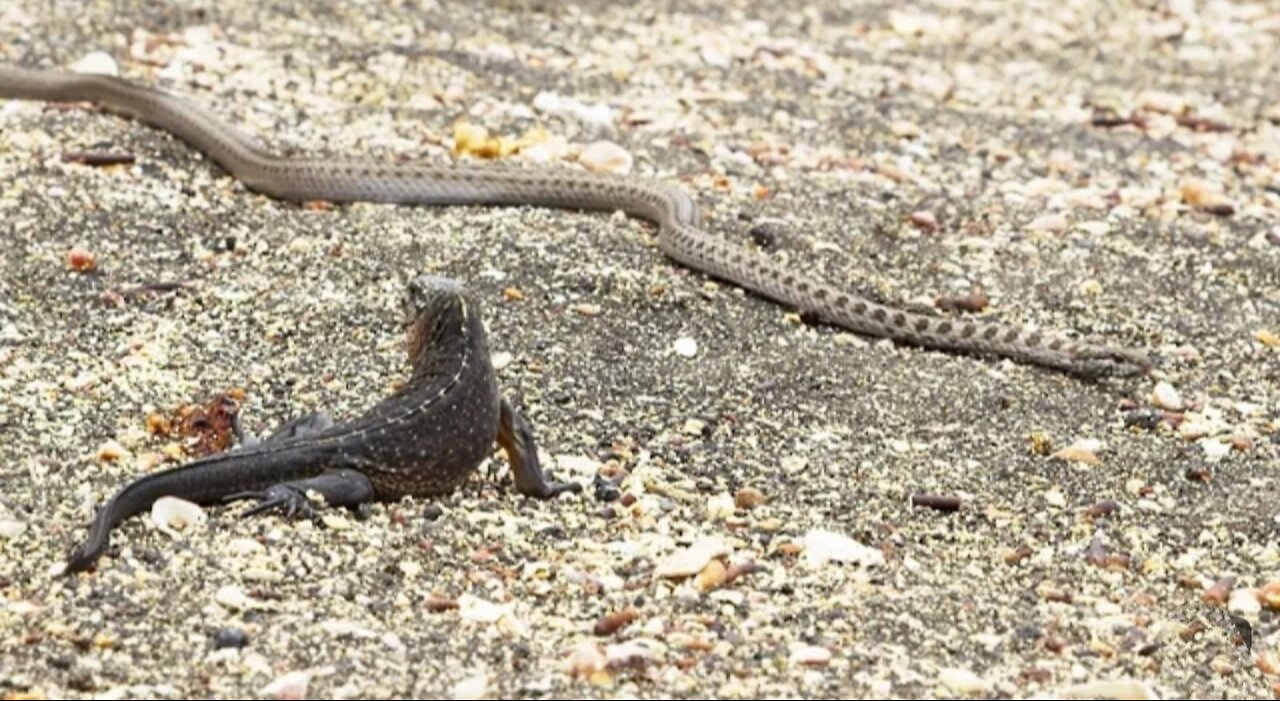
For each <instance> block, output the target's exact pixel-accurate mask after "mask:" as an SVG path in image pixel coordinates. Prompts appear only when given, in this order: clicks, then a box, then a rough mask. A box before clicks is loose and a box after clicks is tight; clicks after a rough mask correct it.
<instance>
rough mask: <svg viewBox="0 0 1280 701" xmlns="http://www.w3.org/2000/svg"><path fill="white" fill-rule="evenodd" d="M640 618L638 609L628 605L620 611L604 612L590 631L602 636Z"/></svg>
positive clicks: (611, 633)
mask: <svg viewBox="0 0 1280 701" xmlns="http://www.w3.org/2000/svg"><path fill="white" fill-rule="evenodd" d="M639 618H640V611H639V610H637V609H636V608H634V607H628V608H625V609H623V610H621V611H615V612H613V613H609V614H605V615H604V616H601V617H600V619H599V620H597V621H596V625H595V628H594V629H592V632H593V633H595V634H596V635H598V636H601V637H604V636H608V635H613V634H614V633H617V632H618V631H620V630H622V629H623V628H626V627H627V626H629V625H631V624H632V623H634V622H635V621H636V620H637V619H639Z"/></svg>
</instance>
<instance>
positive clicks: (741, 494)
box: [733, 487, 768, 511]
mask: <svg viewBox="0 0 1280 701" xmlns="http://www.w3.org/2000/svg"><path fill="white" fill-rule="evenodd" d="M766 501H768V497H766V496H765V495H764V492H762V491H760V490H759V489H756V488H755V487H743V488H742V489H739V490H738V493H737V494H734V495H733V504H734V506H736V507H738V508H739V509H742V510H743V511H749V510H751V509H755V508H757V507H760V506H763V505H764V504H765V502H766Z"/></svg>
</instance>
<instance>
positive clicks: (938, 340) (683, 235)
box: [0, 64, 1152, 379]
mask: <svg viewBox="0 0 1280 701" xmlns="http://www.w3.org/2000/svg"><path fill="white" fill-rule="evenodd" d="M0 98H9V99H22V100H37V101H46V102H58V103H89V104H92V105H96V106H97V107H99V108H101V109H104V110H106V111H108V112H114V113H118V114H122V115H124V116H127V117H130V118H132V119H136V120H139V121H141V122H143V123H146V124H149V125H151V126H153V127H156V128H159V129H161V130H163V131H166V132H169V133H170V134H172V135H173V136H176V137H177V138H179V139H181V140H182V141H185V142H186V143H187V144H189V145H190V146H191V147H193V148H195V149H197V150H198V151H200V152H201V153H203V154H204V155H205V156H207V157H208V158H210V159H211V160H213V161H214V162H215V163H217V164H218V165H219V166H220V167H221V168H223V169H224V170H226V171H227V172H228V173H229V174H230V175H231V176H232V177H234V178H235V179H236V180H238V181H240V182H241V183H243V184H244V185H245V187H247V188H249V189H250V190H254V191H257V192H259V193H261V194H263V195H266V196H267V197H270V198H275V199H278V200H284V201H291V202H307V201H317V200H320V201H329V202H334V203H350V202H374V203H387V204H399V205H426V206H448V205H454V206H462V205H472V206H533V207H545V208H553V209H568V210H583V211H611V212H612V211H619V210H621V211H622V212H624V213H626V214H628V215H630V216H633V217H639V218H641V219H645V220H648V221H651V222H652V223H653V224H655V225H656V226H657V229H658V247H659V249H660V250H661V251H662V252H663V253H664V254H665V255H666V256H668V257H669V258H671V259H672V260H673V261H675V262H676V263H678V264H680V265H683V266H686V267H688V268H691V269H693V270H696V271H700V272H702V273H704V274H706V275H708V276H710V277H712V278H716V279H720V280H723V281H728V282H730V283H732V284H735V285H738V286H740V287H742V288H743V289H745V290H748V291H750V292H753V293H755V294H757V295H760V296H762V297H764V298H766V299H769V300H772V301H774V302H775V303H779V304H782V305H785V306H788V307H791V308H792V309H794V310H796V311H798V312H800V313H801V314H802V315H804V316H805V317H807V318H810V319H816V320H818V321H821V322H825V323H827V324H832V325H834V326H837V327H841V328H844V329H847V330H849V331H852V332H855V333H857V334H862V335H865V336H871V337H878V338H888V339H892V340H893V341H896V342H899V343H903V344H907V345H911V346H917V347H923V348H929V349H936V350H942V351H948V352H956V353H961V354H968V355H975V356H986V357H996V358H1009V359H1011V360H1014V361H1016V362H1022V363H1029V364H1031V365H1035V366H1040V367H1044V368H1049V369H1053V370H1057V371H1062V372H1065V373H1068V374H1070V375H1075V376H1079V377H1083V378H1090V379H1092V378H1099V377H1104V376H1127V375H1135V374H1139V373H1143V372H1147V371H1149V370H1150V369H1151V366H1152V364H1151V361H1150V359H1149V357H1148V356H1147V354H1146V353H1144V352H1142V351H1140V350H1137V349H1132V348H1124V347H1115V346H1111V345H1106V344H1101V343H1091V342H1088V341H1086V340H1081V339H1076V338H1073V337H1070V336H1067V335H1065V334H1063V333H1060V332H1055V331H1048V330H1040V329H1035V328H1025V327H1021V326H1017V325H1013V324H1004V323H1000V322H996V321H990V320H983V319H974V318H965V317H947V316H941V315H933V314H928V313H921V312H917V311H912V310H908V309H905V308H901V307H895V306H891V305H887V304H883V303H880V302H878V301H876V300H873V299H870V298H868V297H866V296H864V295H859V294H856V293H854V292H852V291H849V290H845V289H841V288H840V287H838V286H835V285H833V284H831V283H830V282H827V281H825V280H823V279H821V278H820V277H818V276H817V275H815V274H813V273H812V272H810V271H807V270H804V269H802V268H801V267H799V266H792V265H788V264H787V263H786V262H783V261H779V260H778V259H777V258H776V257H771V256H770V255H768V254H767V253H765V252H762V251H760V250H758V249H755V248H750V247H748V246H746V245H744V244H742V243H733V242H731V241H730V240H728V239H726V238H722V237H718V236H715V235H712V234H711V233H709V232H708V231H707V230H706V229H705V228H704V227H703V225H702V218H701V214H700V212H699V208H698V205H697V203H696V202H695V201H694V199H693V198H692V197H691V196H690V195H689V194H688V192H686V191H685V190H684V189H683V188H681V187H679V186H676V185H673V184H671V183H668V182H665V181H662V180H657V179H646V178H641V177H634V176H630V175H621V174H616V173H608V172H596V171H591V170H587V169H578V168H571V167H566V166H539V167H533V166H525V165H515V164H510V163H492V162H474V161H470V160H462V159H457V160H453V161H447V162H443V163H389V162H381V161H378V160H376V159H368V158H364V159H361V158H345V157H339V158H312V157H283V156H280V155H278V154H273V153H272V152H271V151H270V150H269V149H268V148H266V147H264V146H263V145H262V144H261V143H259V142H258V141H257V140H256V139H255V138H253V137H252V136H250V135H249V134H246V133H245V132H243V131H241V130H240V129H237V128H236V127H234V126H231V125H229V124H227V123H226V122H225V121H223V120H222V119H220V118H218V117H217V116H216V115H214V114H212V113H210V112H209V111H208V110H206V109H204V108H202V107H200V106H199V105H197V104H195V103H194V102H192V101H190V100H187V99H183V98H181V97H178V96H176V95H174V94H171V93H169V92H166V91H164V90H161V89H158V88H153V87H149V86H145V85H140V84H138V83H135V82H131V81H129V80H127V79H124V78H120V77H117V76H114V75H105V74H95V73H78V72H72V71H63V70H57V69H36V68H26V67H21V66H16V65H8V64H0Z"/></svg>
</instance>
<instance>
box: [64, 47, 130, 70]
mask: <svg viewBox="0 0 1280 701" xmlns="http://www.w3.org/2000/svg"><path fill="white" fill-rule="evenodd" d="M70 68H71V70H73V71H75V72H76V73H88V74H94V75H113V76H118V75H120V66H119V65H118V64H117V63H116V60H115V59H114V58H112V57H111V55H110V54H108V53H105V52H102V51H94V52H92V53H88V54H85V56H84V58H81V59H80V60H79V61H76V62H75V63H73V64H71V66H70Z"/></svg>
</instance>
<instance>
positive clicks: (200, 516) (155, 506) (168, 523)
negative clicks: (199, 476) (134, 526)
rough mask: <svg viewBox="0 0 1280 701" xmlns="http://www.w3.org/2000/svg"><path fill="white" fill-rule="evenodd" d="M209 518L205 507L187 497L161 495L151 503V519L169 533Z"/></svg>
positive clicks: (198, 523)
mask: <svg viewBox="0 0 1280 701" xmlns="http://www.w3.org/2000/svg"><path fill="white" fill-rule="evenodd" d="M207 518H208V516H207V515H205V513H204V509H202V508H200V506H199V505H198V504H193V503H192V502H189V501H187V500H185V499H178V498H177V497H160V498H159V499H156V500H155V502H154V503H152V504H151V521H152V522H153V523H155V524H156V525H157V526H159V527H160V529H161V530H163V531H167V532H169V533H172V532H174V531H177V530H182V529H185V528H188V527H190V526H198V525H201V524H203V523H204V522H205V520H206V519H207Z"/></svg>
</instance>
